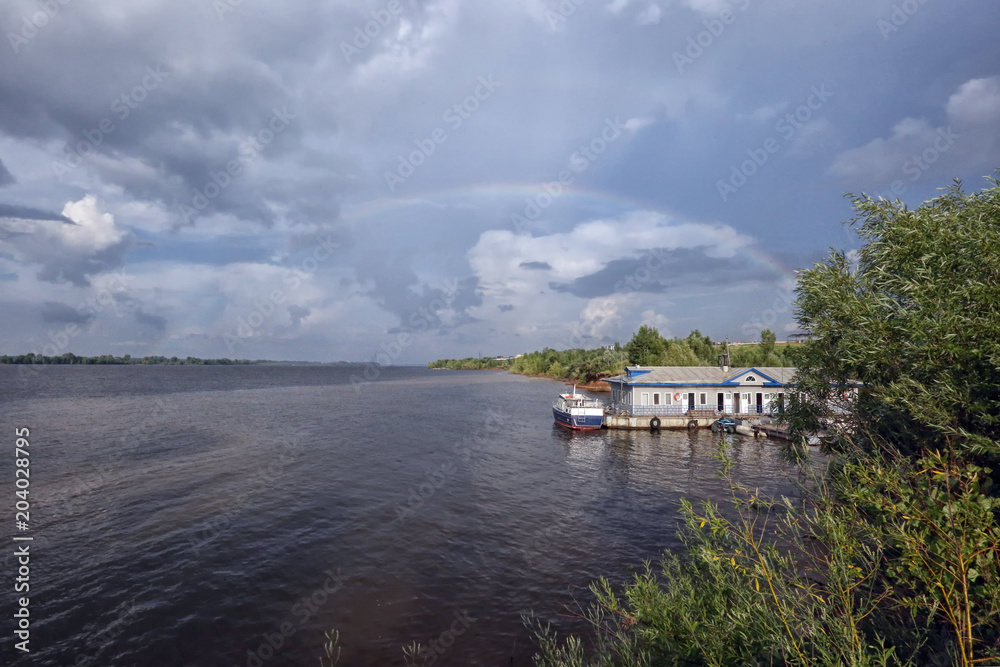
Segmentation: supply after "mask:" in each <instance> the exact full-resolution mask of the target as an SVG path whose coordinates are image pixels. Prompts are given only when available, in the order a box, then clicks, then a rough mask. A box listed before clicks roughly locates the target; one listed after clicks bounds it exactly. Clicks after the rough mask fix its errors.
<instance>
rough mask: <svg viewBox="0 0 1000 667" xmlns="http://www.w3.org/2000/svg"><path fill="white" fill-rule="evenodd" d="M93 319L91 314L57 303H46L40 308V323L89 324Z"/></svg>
mask: <svg viewBox="0 0 1000 667" xmlns="http://www.w3.org/2000/svg"><path fill="white" fill-rule="evenodd" d="M93 319H94V315H93V314H92V313H81V312H80V311H78V310H77V309H76V308H72V307H70V306H67V305H66V304H65V303H59V302H58V301H46V302H45V304H44V305H43V307H42V321H43V322H54V323H57V324H89V323H90V322H91V320H93Z"/></svg>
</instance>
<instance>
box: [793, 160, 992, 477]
mask: <svg viewBox="0 0 1000 667" xmlns="http://www.w3.org/2000/svg"><path fill="white" fill-rule="evenodd" d="M993 182H994V185H995V187H993V188H989V189H986V190H983V191H982V192H979V193H975V194H965V193H964V192H962V190H961V188H960V186H959V184H956V185H955V186H953V187H952V188H950V189H949V190H948V191H947V193H946V194H945V195H943V196H941V197H939V198H937V199H933V200H931V201H929V202H926V203H924V204H923V205H921V206H920V207H918V208H916V209H913V210H909V209H907V208H906V207H905V206H903V205H902V204H898V203H891V202H888V201H885V200H884V199H878V200H876V199H873V198H871V197H867V196H861V197H858V198H855V199H854V205H855V208H856V210H857V215H856V217H855V219H854V221H853V222H854V224H855V226H856V230H857V233H858V235H859V236H860V237H861V238H862V239H863V240H864V241H865V244H864V246H863V247H862V248H861V249H860V251H858V253H857V255H856V256H855V255H850V256H848V255H846V254H844V253H843V252H836V251H835V252H833V253H831V255H830V256H829V258H828V259H827V260H826V261H825V262H824V263H822V264H818V265H816V266H815V267H813V268H812V269H810V270H808V271H804V272H802V273H801V274H800V276H799V286H798V290H797V291H798V295H799V298H798V304H797V308H798V311H799V322H800V325H801V326H802V327H803V329H804V330H807V331H810V332H811V333H812V334H813V336H814V339H813V340H812V341H810V342H809V343H808V344H807V345H805V346H803V348H802V350H801V355H802V359H801V360H800V362H799V367H800V368H799V372H798V374H797V385H798V387H797V388H798V390H799V391H800V392H802V393H801V396H802V397H803V398H804V399H805V400H803V401H800V402H797V403H798V405H796V408H795V410H794V411H793V415H792V416H793V418H794V419H793V420H792V423H793V425H794V426H797V427H799V428H800V429H804V430H809V429H812V428H815V426H816V422H817V420H818V419H819V418H821V417H822V416H823V414H824V412H826V411H827V410H828V406H830V405H836V404H843V403H844V400H843V397H844V395H845V393H847V392H849V391H850V390H851V389H852V387H853V385H855V384H856V383H861V387H860V391H859V393H858V398H857V400H856V401H854V400H849V405H847V406H845V407H849V408H850V409H851V412H852V413H853V415H854V420H855V424H856V425H858V426H861V425H864V426H865V431H866V432H870V433H871V436H872V438H874V439H875V440H878V441H879V442H880V443H883V444H884V443H888V444H890V445H891V446H892V447H893V448H894V449H895V450H898V451H900V452H903V453H906V454H908V455H912V456H918V455H920V453H921V452H923V451H933V450H935V449H939V450H942V451H943V450H960V451H970V452H974V453H976V454H978V455H982V456H986V457H987V458H988V459H989V462H990V463H991V464H992V465H993V467H994V468H996V467H997V465H996V464H998V463H1000V401H998V396H1000V181H996V180H994V181H993ZM847 395H848V397H849V399H850V398H851V397H852V395H853V394H851V393H847ZM858 432H859V433H860V432H861V430H860V429H858ZM869 440H870V442H867V443H862V444H863V445H864V446H865V447H868V448H871V447H872V445H873V444H874V440H871V439H869ZM981 462H986V461H985V460H984V461H981Z"/></svg>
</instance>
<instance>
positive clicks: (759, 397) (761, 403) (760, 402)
mask: <svg viewBox="0 0 1000 667" xmlns="http://www.w3.org/2000/svg"><path fill="white" fill-rule="evenodd" d="M762 412H764V394H761V393H758V394H757V414H761V413H762Z"/></svg>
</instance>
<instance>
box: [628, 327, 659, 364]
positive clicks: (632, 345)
mask: <svg viewBox="0 0 1000 667" xmlns="http://www.w3.org/2000/svg"><path fill="white" fill-rule="evenodd" d="M664 350H665V341H664V340H663V337H662V336H660V332H659V331H657V330H656V329H655V328H654V327H651V326H649V325H648V324H643V325H642V326H641V327H639V331H637V332H636V333H635V334H634V335H633V336H632V340H630V341H629V342H628V343H627V344H626V345H625V351H626V352H627V353H628V361H629V363H630V364H638V365H640V366H655V365H657V364H658V363H660V357H661V356H662V355H663V352H664Z"/></svg>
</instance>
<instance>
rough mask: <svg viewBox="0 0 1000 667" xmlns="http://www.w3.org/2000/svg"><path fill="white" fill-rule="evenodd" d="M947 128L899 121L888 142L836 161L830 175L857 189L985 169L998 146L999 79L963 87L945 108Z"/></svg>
mask: <svg viewBox="0 0 1000 667" xmlns="http://www.w3.org/2000/svg"><path fill="white" fill-rule="evenodd" d="M945 113H946V114H947V123H946V124H945V125H941V126H934V125H932V124H931V123H930V122H929V121H927V120H926V119H923V118H904V119H902V120H900V121H899V122H897V123H896V124H895V125H893V126H892V133H891V134H890V135H889V137H887V138H882V137H878V138H876V139H872V140H871V141H870V142H868V143H867V144H865V145H864V146H859V147H858V148H852V149H850V150H846V151H844V152H842V153H840V154H839V155H837V156H836V157H835V158H834V160H833V162H832V163H831V165H830V168H829V172H830V173H831V174H832V175H834V176H838V177H841V178H844V179H849V180H851V181H855V182H857V183H858V184H859V185H867V184H872V183H884V182H887V181H888V180H890V179H893V178H899V177H909V179H910V180H917V179H919V178H920V176H921V175H923V173H924V172H926V171H927V170H929V169H930V168H931V166H932V165H934V164H935V163H938V162H939V161H940V162H941V164H947V165H954V164H962V163H965V164H979V163H988V162H989V160H990V159H991V157H995V156H992V151H991V147H992V146H994V145H995V144H996V143H997V142H998V140H1000V76H993V77H989V78H982V79H971V80H969V81H966V82H965V83H963V84H962V85H961V86H959V87H958V90H957V91H956V92H955V93H953V94H952V95H951V96H950V97H949V98H948V102H947V104H946V105H945Z"/></svg>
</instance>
